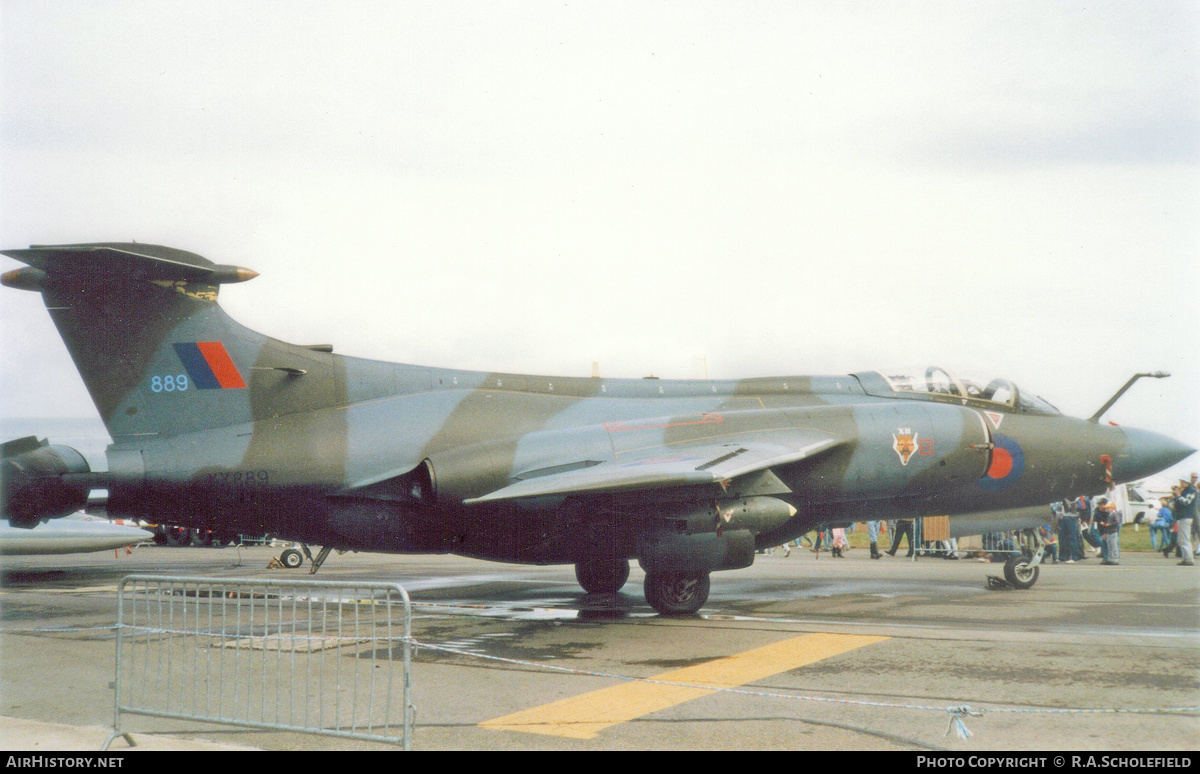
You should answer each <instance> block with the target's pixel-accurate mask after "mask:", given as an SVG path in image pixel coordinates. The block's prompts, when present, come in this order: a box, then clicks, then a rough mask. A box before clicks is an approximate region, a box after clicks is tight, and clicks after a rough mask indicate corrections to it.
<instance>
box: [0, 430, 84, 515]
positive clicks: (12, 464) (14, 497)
mask: <svg viewBox="0 0 1200 774" xmlns="http://www.w3.org/2000/svg"><path fill="white" fill-rule="evenodd" d="M0 454H2V457H3V462H2V464H0V490H2V491H3V496H4V503H3V516H4V518H5V519H8V523H9V524H10V525H12V526H14V527H24V528H30V527H33V526H35V525H37V524H38V523H39V522H40V521H42V520H43V519H54V518H58V517H60V516H66V515H68V514H71V513H74V512H76V511H78V510H81V509H82V508H83V507H84V506H85V505H87V499H88V492H89V490H90V489H91V481H90V478H89V475H88V474H90V473H91V468H90V466H89V465H88V463H87V460H86V459H84V458H83V455H82V454H80V453H79V452H78V451H76V450H75V449H72V448H71V447H70V446H57V445H55V446H52V445H50V443H49V441H46V440H45V439H43V440H40V441H39V440H38V439H37V438H36V437H35V436H29V437H27V438H18V439H16V440H15V441H9V442H7V443H5V444H2V445H0Z"/></svg>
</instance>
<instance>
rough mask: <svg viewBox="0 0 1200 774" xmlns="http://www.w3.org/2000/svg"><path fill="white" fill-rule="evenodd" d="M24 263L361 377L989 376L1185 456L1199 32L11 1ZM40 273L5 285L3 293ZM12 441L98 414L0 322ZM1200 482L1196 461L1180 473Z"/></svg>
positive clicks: (883, 11)
mask: <svg viewBox="0 0 1200 774" xmlns="http://www.w3.org/2000/svg"><path fill="white" fill-rule="evenodd" d="M0 36H2V37H0V67H2V77H3V82H2V92H0V97H2V102H0V110H2V124H0V128H2V136H0V197H2V198H0V237H2V242H0V245H2V246H3V247H23V246H26V245H29V244H32V243H65V242H77V241H106V240H119V241H125V240H131V239H136V240H137V241H141V242H154V243H160V244H167V245H171V246H174V247H179V248H183V249H186V250H191V251H193V252H197V253H200V254H201V255H204V256H206V257H208V258H210V259H212V260H214V261H216V262H218V263H235V264H240V265H244V266H248V267H250V268H253V269H255V270H256V271H259V272H260V273H261V276H260V277H259V278H258V279H256V280H254V281H253V282H251V283H248V284H245V285H240V286H234V287H228V288H226V289H225V290H224V291H223V293H222V303H223V304H224V305H225V307H226V308H227V309H228V310H229V311H230V313H231V314H233V316H234V317H236V318H237V319H239V320H240V321H241V322H243V323H245V324H247V325H249V326H250V327H252V328H254V329H256V330H259V331H262V332H263V333H267V334H270V335H273V336H276V337H278V338H281V339H284V340H290V341H295V342H299V343H318V342H322V343H324V342H328V343H332V344H334V345H335V346H336V348H337V350H338V351H340V352H342V353H345V354H353V355H361V356H365V357H372V358H378V359H386V360H399V361H403V362H413V363H422V364H427V365H441V366H447V367H458V368H468V369H478V370H499V371H510V372H514V371H515V372H536V373H551V374H560V375H579V376H586V375H589V374H590V373H591V367H592V362H593V361H599V363H600V370H601V374H602V375H603V376H613V377H616V376H624V377H640V376H645V375H647V374H655V375H658V376H661V377H664V378H672V377H681V378H687V377H692V376H696V375H698V374H699V371H700V360H699V359H700V358H704V361H703V362H704V363H705V364H706V366H707V371H708V374H709V375H710V376H712V377H713V378H736V377H741V376H760V375H769V374H804V373H845V372H849V371H856V370H866V369H874V368H880V367H884V366H892V365H898V364H913V365H921V366H924V365H926V364H934V363H936V364H940V365H945V366H948V367H951V368H961V367H964V366H965V367H969V368H973V369H975V370H976V371H978V372H981V373H983V374H987V375H1004V376H1008V377H1009V378H1011V379H1013V380H1014V381H1016V382H1017V383H1018V384H1020V385H1022V386H1023V387H1024V388H1025V389H1028V390H1031V391H1034V392H1038V393H1040V394H1042V395H1043V396H1044V397H1046V398H1047V399H1049V400H1050V401H1051V402H1053V403H1055V404H1056V405H1058V406H1059V407H1060V408H1062V409H1063V410H1064V411H1066V412H1067V413H1071V414H1074V415H1077V416H1078V415H1082V416H1088V415H1090V414H1091V413H1092V412H1093V411H1094V410H1095V409H1096V408H1098V407H1099V406H1100V404H1102V403H1103V402H1104V400H1105V399H1106V398H1107V397H1108V396H1109V395H1110V394H1112V392H1113V391H1115V390H1116V389H1117V388H1118V387H1119V386H1120V385H1121V384H1122V383H1123V382H1124V380H1125V379H1126V378H1127V377H1128V376H1129V375H1131V374H1132V373H1134V372H1135V371H1139V370H1158V369H1163V370H1168V371H1171V372H1173V373H1174V376H1173V377H1172V378H1171V379H1166V380H1158V381H1153V382H1151V381H1143V382H1142V383H1140V384H1139V385H1137V386H1136V387H1135V388H1134V390H1132V391H1131V393H1130V394H1129V395H1128V396H1127V397H1126V398H1125V399H1124V400H1122V402H1120V403H1118V404H1117V406H1116V407H1115V408H1114V409H1113V410H1112V411H1111V412H1110V415H1109V417H1108V418H1109V419H1112V420H1114V421H1117V422H1119V423H1122V424H1131V425H1136V426H1141V427H1146V428H1149V429H1153V430H1158V431H1161V432H1167V433H1169V434H1171V435H1174V436H1175V437H1177V438H1179V439H1180V440H1184V441H1186V442H1189V443H1191V444H1192V445H1193V446H1198V447H1200V412H1198V411H1197V406H1196V387H1197V385H1198V384H1200V359H1198V358H1197V347H1198V343H1200V339H1198V337H1197V334H1198V333H1200V331H1198V327H1200V326H1198V325H1197V320H1198V315H1200V299H1198V290H1200V282H1198V280H1200V250H1198V248H1200V83H1198V80H1200V67H1198V63H1200V56H1198V48H1200V4H1197V3H1195V2H1191V1H1190V0H1186V1H1181V2H1155V1H1153V0H1151V1H1149V2H1137V3H1130V2H1120V3H1105V2H1087V3H1072V2H1062V3H1044V2H1017V1H1013V2H969V3H964V2H945V3H939V2H907V3H906V2H804V3H795V2H755V3H742V2H686V3H684V2H654V1H652V0H651V1H648V0H638V2H617V1H606V2H585V3H576V2H565V3H563V2H501V3H496V2H455V3H445V2H404V1H403V0H397V1H394V2H352V1H351V2H347V1H346V0H339V2H300V1H299V0H288V1H287V2H266V1H265V0H239V1H238V2H199V3H198V2H194V1H192V0H189V1H188V2H170V1H169V0H124V1H122V0H108V1H107V2H95V1H94V0H84V1H80V2H72V0H53V1H51V0H46V1H45V2H34V1H26V0H0ZM17 265H18V264H16V263H15V262H14V261H11V260H9V259H3V262H2V264H0V269H3V270H7V269H9V268H14V267H16V266H17ZM0 297H2V299H3V301H2V303H0V326H2V328H0V340H2V341H3V345H2V346H3V350H2V355H3V361H2V362H3V367H2V369H0V411H2V412H3V415H4V416H9V417H14V416H37V415H76V416H87V415H91V414H94V409H93V408H92V406H91V403H90V401H89V399H88V397H87V394H86V392H85V391H84V389H83V386H82V383H81V382H80V380H79V378H78V377H77V375H76V374H75V371H74V368H73V367H72V365H71V363H70V360H69V358H68V357H67V355H66V351H65V349H64V347H63V346H62V344H61V343H60V342H59V340H58V337H57V335H56V333H55V331H54V329H53V326H52V324H51V323H50V320H49V317H48V315H47V314H46V312H45V310H44V309H43V308H42V306H41V303H40V299H39V298H38V297H37V296H36V295H35V294H32V293H21V292H18V291H13V290H4V291H3V292H2V296H0ZM1189 464H1195V463H1189Z"/></svg>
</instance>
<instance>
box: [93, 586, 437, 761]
mask: <svg viewBox="0 0 1200 774" xmlns="http://www.w3.org/2000/svg"><path fill="white" fill-rule="evenodd" d="M117 605H118V607H117V653H116V680H115V681H114V683H113V688H114V689H115V692H116V698H115V705H114V706H115V709H114V718H113V729H114V730H113V733H112V734H111V735H110V736H109V737H108V739H107V740H106V741H105V743H104V747H103V748H102V749H108V746H109V745H110V744H111V743H112V741H113V740H114V739H116V738H117V737H118V736H123V737H125V739H126V741H128V742H129V744H131V745H133V744H135V742H134V741H133V737H132V736H131V735H130V733H129V732H128V731H125V730H123V729H122V725H121V721H122V717H123V716H125V715H140V716H146V717H156V718H170V719H176V720H188V721H200V722H206V723H216V724H220V725H228V726H237V727H241V728H254V729H262V730H268V731H290V732H297V733H309V734H321V735H325V736H335V737H343V738H348V739H359V740H365V741H375V742H384V743H387V744H394V745H399V746H403V748H404V749H406V750H407V749H410V746H411V737H412V722H413V715H414V713H415V708H414V707H413V706H412V704H411V702H410V697H409V693H410V688H411V679H410V676H411V671H412V669H411V667H412V654H411V642H412V631H411V623H412V607H411V604H410V602H409V598H408V592H406V591H405V590H404V588H402V587H401V586H399V585H397V584H394V583H353V582H333V581H274V580H259V579H248V578H226V579H212V580H198V579H196V578H184V577H169V576H161V575H130V576H127V577H126V578H124V579H123V580H122V581H121V585H120V589H119V593H118V602H117ZM397 667H402V670H403V671H402V673H401V674H400V675H399V676H397V675H396V671H397ZM397 683H398V684H397ZM397 690H399V693H400V696H399V697H398V698H397V697H395V696H394V694H395V692H396V691H397Z"/></svg>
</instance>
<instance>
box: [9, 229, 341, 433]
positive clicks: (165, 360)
mask: <svg viewBox="0 0 1200 774" xmlns="http://www.w3.org/2000/svg"><path fill="white" fill-rule="evenodd" d="M3 254H4V255H7V256H10V257H12V258H15V259H17V260H18V261H21V262H23V263H25V264H28V267H26V268H21V269H17V270H14V271H10V272H7V273H6V274H4V275H3V277H0V281H2V282H3V284H4V285H7V286H9V287H14V288H18V289H22V290H31V291H36V292H40V293H41V294H42V297H43V299H44V301H45V303H46V308H47V309H48V310H49V311H50V316H51V318H52V319H53V320H54V323H55V325H56V326H57V327H58V330H59V333H60V335H61V336H62V339H63V341H64V342H65V343H66V345H67V349H68V350H69V351H70V353H71V357H72V358H73V359H74V361H75V365H76V367H77V368H78V370H79V373H80V376H82V377H83V380H84V383H85V384H86V386H87V388H88V391H89V392H90V393H91V396H92V400H93V401H94V402H95V404H96V408H97V409H99V411H100V416H101V418H102V419H103V420H104V422H105V424H106V426H107V427H108V430H109V432H110V433H111V434H112V435H113V438H114V439H115V440H118V441H120V440H122V439H123V438H124V437H135V436H160V437H166V436H172V435H178V434H180V433H184V432H190V431H195V430H202V429H206V428H211V427H224V426H228V425H232V424H238V423H241V422H247V421H250V420H252V419H256V418H260V417H262V416H263V415H264V414H265V415H278V414H282V413H289V412H290V411H296V410H303V409H312V408H318V407H321V406H323V405H331V404H332V403H333V402H334V395H333V382H334V379H333V370H334V366H333V362H332V361H333V355H331V354H328V353H318V352H314V351H312V350H309V349H307V348H305V347H298V346H294V345H290V344H285V343H283V342H279V341H276V340H274V339H269V338H267V337H265V336H262V335H261V334H258V333H255V332H254V331H251V330H249V329H247V328H245V327H243V326H241V325H239V324H238V323H237V322H235V321H234V320H233V319H231V318H230V317H229V316H228V315H227V314H225V312H224V311H223V310H222V309H221V308H220V307H219V306H218V304H217V292H218V290H219V288H220V286H221V285H223V284H228V283H234V282H244V281H246V280H249V279H252V278H254V277H256V276H258V275H257V273H256V272H253V271H250V270H249V269H244V268H241V267H238V266H230V265H218V264H215V263H213V262H212V261H209V260H208V259H206V258H203V257H201V256H199V255H196V254H195V253H189V252H187V251H184V250H177V249H174V248H170V247H163V246H161V245H146V244H136V243H116V242H106V243H91V244H75V245H55V246H38V245H35V246H33V247H30V248H28V249H23V250H5V251H3ZM299 374H306V376H302V377H298V375H299ZM310 376H311V378H310Z"/></svg>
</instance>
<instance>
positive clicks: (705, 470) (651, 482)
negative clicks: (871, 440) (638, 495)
mask: <svg viewBox="0 0 1200 774" xmlns="http://www.w3.org/2000/svg"><path fill="white" fill-rule="evenodd" d="M839 443H841V439H839V438H836V437H835V436H833V435H830V434H829V433H824V432H820V431H815V430H794V431H783V432H779V433H777V434H773V436H772V438H771V440H770V441H765V440H755V441H747V442H744V443H742V442H737V441H734V442H729V443H722V444H713V443H711V442H709V443H700V444H694V445H677V446H671V447H658V448H655V449H653V450H650V451H649V453H642V454H640V455H637V456H635V455H632V454H626V455H623V458H622V459H619V460H614V461H611V462H602V463H599V464H596V465H592V466H590V467H586V468H581V469H575V470H568V471H566V472H562V473H551V474H548V475H542V476H536V477H533V478H527V479H524V480H521V481H517V482H516V483H514V484H510V485H509V486H506V487H504V488H503V489H498V490H496V491H494V492H491V493H489V494H486V495H483V496H482V497H475V498H471V499H468V500H465V501H464V502H465V503H466V504H468V505H470V504H474V503H486V502H494V501H497V500H518V499H524V498H531V497H549V496H562V495H572V494H606V493H612V492H627V491H631V490H638V489H665V488H668V487H686V486H698V485H705V484H720V485H722V486H727V485H728V484H729V482H733V481H734V480H735V479H736V480H742V481H743V482H744V483H746V484H750V483H751V482H750V481H749V479H754V482H753V485H754V486H755V487H756V493H757V494H780V493H783V492H788V491H790V490H789V489H787V487H786V486H784V485H783V482H781V481H779V480H778V479H777V478H775V477H774V476H770V477H771V478H772V479H774V480H773V481H772V482H770V483H767V482H764V481H762V480H760V479H761V478H762V477H763V476H764V475H767V476H769V475H770V473H769V469H770V468H771V467H773V466H776V465H787V464H791V463H796V462H800V461H802V460H805V459H809V458H811V457H814V456H816V455H818V454H821V453H823V452H826V451H828V450H830V449H832V448H833V447H835V446H837V445H838V444H839ZM764 487H767V488H770V489H772V491H770V492H768V491H766V489H764ZM780 487H782V488H780Z"/></svg>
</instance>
